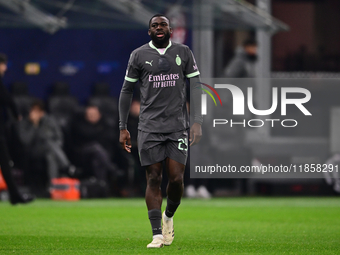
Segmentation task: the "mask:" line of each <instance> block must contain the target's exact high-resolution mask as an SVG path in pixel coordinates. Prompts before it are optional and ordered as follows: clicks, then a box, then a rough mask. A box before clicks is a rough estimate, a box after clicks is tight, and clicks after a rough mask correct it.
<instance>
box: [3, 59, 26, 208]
mask: <svg viewBox="0 0 340 255" xmlns="http://www.w3.org/2000/svg"><path fill="white" fill-rule="evenodd" d="M6 70H7V56H6V55H5V54H2V53H0V105H1V106H6V107H8V108H9V109H10V111H11V113H12V114H13V116H14V117H15V118H16V119H17V120H20V118H21V117H20V116H19V114H18V110H17V108H16V106H15V103H14V101H13V99H12V97H11V96H10V94H9V93H8V91H7V90H6V88H5V86H4V85H3V83H2V77H3V76H4V75H5V72H6ZM4 122H5V121H4V119H3V118H1V119H0V166H1V172H2V175H3V177H4V179H5V182H6V184H7V188H8V192H9V196H10V202H11V204H13V205H15V204H17V203H28V202H31V201H32V200H33V196H32V195H30V194H21V193H20V192H19V190H18V187H17V186H16V184H15V182H14V180H13V176H12V174H11V169H12V164H13V163H12V162H11V159H10V155H9V153H8V148H7V144H6V139H5V135H4V132H5V131H4V130H5V128H4Z"/></svg>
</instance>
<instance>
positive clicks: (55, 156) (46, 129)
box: [19, 99, 74, 184]
mask: <svg viewBox="0 0 340 255" xmlns="http://www.w3.org/2000/svg"><path fill="white" fill-rule="evenodd" d="M19 137H20V140H21V142H22V144H23V145H24V146H25V151H26V156H27V161H28V162H27V163H28V166H29V171H30V172H32V171H35V167H36V164H39V163H42V162H43V163H42V164H44V163H45V164H47V175H48V180H49V184H50V183H51V180H52V179H53V178H57V177H59V176H60V173H67V172H68V171H72V169H73V168H74V166H73V165H71V163H70V161H69V160H68V158H67V156H66V154H65V153H64V151H63V148H62V146H63V134H62V131H61V128H60V127H59V126H58V124H57V122H56V121H55V119H54V118H53V117H52V116H49V115H48V114H47V113H46V111H45V106H44V103H43V102H42V101H41V100H39V99H36V100H35V101H34V102H33V103H32V105H31V107H30V111H29V115H28V117H27V118H26V119H24V120H22V121H21V122H20V123H19ZM31 181H33V183H32V184H34V180H31Z"/></svg>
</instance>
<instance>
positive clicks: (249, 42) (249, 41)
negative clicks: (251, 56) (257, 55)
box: [243, 38, 257, 47]
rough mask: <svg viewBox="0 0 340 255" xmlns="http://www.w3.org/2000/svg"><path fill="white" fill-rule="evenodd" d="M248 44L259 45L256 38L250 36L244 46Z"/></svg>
mask: <svg viewBox="0 0 340 255" xmlns="http://www.w3.org/2000/svg"><path fill="white" fill-rule="evenodd" d="M247 46H257V42H256V40H255V39H254V38H248V39H246V40H244V42H243V47H247Z"/></svg>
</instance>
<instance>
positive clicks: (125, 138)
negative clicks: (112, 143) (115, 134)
mask: <svg viewBox="0 0 340 255" xmlns="http://www.w3.org/2000/svg"><path fill="white" fill-rule="evenodd" d="M119 142H120V144H121V146H122V148H123V150H126V151H127V152H128V153H131V136H130V132H129V131H128V130H127V129H122V130H120V135H119Z"/></svg>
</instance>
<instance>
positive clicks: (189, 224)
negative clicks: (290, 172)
mask: <svg viewBox="0 0 340 255" xmlns="http://www.w3.org/2000/svg"><path fill="white" fill-rule="evenodd" d="M165 204H166V201H164V202H163V208H164V207H165ZM0 217H1V218H0V219H1V223H0V235H1V237H0V254H339V253H340V199H339V198H336V197H335V198H225V199H212V200H208V201H205V200H188V199H183V201H182V204H181V206H180V207H179V210H178V213H177V214H176V215H175V218H174V222H175V240H174V242H173V244H172V245H171V246H167V247H164V248H162V249H152V250H150V249H147V248H146V245H147V244H148V243H149V242H150V241H151V227H150V224H149V220H148V217H147V210H146V206H145V203H144V200H143V199H107V200H82V201H79V202H56V201H50V200H38V201H36V202H34V203H32V204H29V205H20V206H10V204H9V203H5V202H2V203H0Z"/></svg>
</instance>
